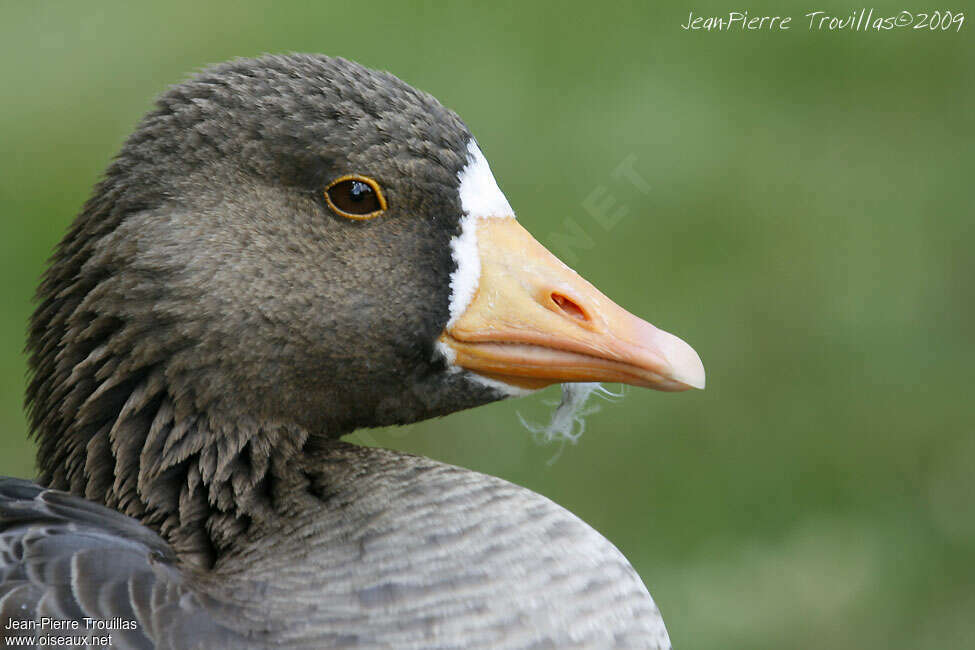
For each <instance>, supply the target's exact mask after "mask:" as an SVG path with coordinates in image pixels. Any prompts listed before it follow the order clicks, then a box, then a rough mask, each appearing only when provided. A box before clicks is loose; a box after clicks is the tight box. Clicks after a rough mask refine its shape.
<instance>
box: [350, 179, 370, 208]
mask: <svg viewBox="0 0 975 650" xmlns="http://www.w3.org/2000/svg"><path fill="white" fill-rule="evenodd" d="M370 194H372V188H371V187H369V186H368V185H366V184H365V183H363V182H362V181H352V187H351V188H350V189H349V198H350V199H352V200H353V201H355V202H356V203H358V202H359V201H362V200H364V199H365V198H366V197H368V196H369V195H370Z"/></svg>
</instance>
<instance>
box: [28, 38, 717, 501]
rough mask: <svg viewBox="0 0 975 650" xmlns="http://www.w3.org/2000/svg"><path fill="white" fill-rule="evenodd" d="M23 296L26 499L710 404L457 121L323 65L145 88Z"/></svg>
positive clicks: (426, 101) (118, 496) (409, 92)
mask: <svg viewBox="0 0 975 650" xmlns="http://www.w3.org/2000/svg"><path fill="white" fill-rule="evenodd" d="M38 299H39V305H38V308H37V311H36V313H35V314H34V317H33V319H32V323H31V336H30V341H29V344H28V349H29V352H30V354H31V366H32V370H33V378H32V382H31V385H30V388H29V393H28V401H29V404H30V405H31V416H32V424H33V429H34V431H35V435H37V437H38V438H39V441H40V451H39V460H40V463H39V464H40V465H41V468H42V478H43V480H45V481H46V482H47V483H48V484H53V485H54V486H56V487H65V488H69V489H70V488H74V490H75V491H80V492H81V493H83V494H87V496H89V497H90V498H96V499H97V500H100V501H105V500H108V501H113V500H114V501H115V502H116V503H117V504H119V503H120V504H123V505H124V504H126V503H129V502H135V501H138V502H140V503H142V504H143V505H142V506H140V507H144V508H146V509H150V510H151V509H153V508H156V509H159V510H160V511H165V508H164V507H163V506H162V505H158V504H156V505H153V500H154V499H155V500H157V501H160V503H161V501H164V500H165V498H164V497H158V499H157V498H156V497H147V496H145V494H144V493H147V492H151V490H150V489H149V488H148V487H147V486H149V485H150V484H151V483H152V478H153V477H165V476H166V472H172V471H173V468H174V467H180V468H184V469H185V467H184V466H185V464H186V460H187V459H189V458H194V457H195V455H196V456H202V457H203V460H201V461H200V463H199V465H200V466H201V467H202V469H200V470H199V471H200V474H201V477H202V478H201V481H202V482H203V483H206V482H207V479H208V477H209V478H211V479H213V480H215V478H214V477H217V476H219V474H220V471H221V470H220V467H221V462H223V461H222V460H221V459H222V458H223V456H222V455H221V454H224V455H226V456H231V455H233V454H234V453H237V452H240V450H241V449H242V448H244V447H245V446H246V445H247V444H248V441H250V443H251V449H250V451H249V453H250V454H251V455H252V456H253V455H259V454H258V452H257V451H256V450H257V449H258V448H260V449H263V450H264V451H263V452H262V453H264V454H265V455H268V454H270V453H271V452H270V451H268V450H273V449H276V448H277V447H278V446H282V445H285V444H286V443H285V442H282V440H289V441H290V442H288V443H287V445H290V447H289V448H294V449H300V447H301V444H303V443H302V442H301V441H303V440H307V439H309V438H314V437H316V436H319V437H320V436H327V437H336V436H339V435H342V434H344V433H348V432H350V431H352V430H353V429H356V428H359V427H370V426H380V425H388V424H397V423H405V422H412V421H417V420H421V419H424V418H429V417H433V416H438V415H443V414H446V413H449V412H452V411H457V410H460V409H464V408H469V407H472V406H477V405H479V404H484V403H487V402H490V401H493V400H497V399H501V398H504V397H509V396H513V395H521V394H524V393H525V392H528V391H531V390H535V389H538V388H541V387H543V386H546V385H549V384H553V383H558V382H583V381H584V382H590V381H612V382H624V383H628V384H633V385H637V386H644V387H649V388H656V389H661V390H668V391H674V390H684V389H687V388H691V387H698V388H702V387H703V386H704V370H703V367H702V365H701V361H700V359H699V358H698V356H697V354H696V353H695V352H694V351H693V350H692V349H691V348H690V347H689V346H688V345H687V344H686V343H684V342H683V341H682V340H680V339H679V338H677V337H676V336H673V335H671V334H668V333H665V332H663V331H661V330H659V329H657V328H655V327H654V326H652V325H650V324H649V323H647V322H645V321H643V320H641V319H640V318H638V317H636V316H634V315H632V314H630V313H629V312H627V311H625V310H624V309H622V308H621V307H619V306H617V305H616V304H615V303H614V302H613V301H611V300H610V299H609V298H607V297H606V296H605V295H603V294H602V293H600V292H599V291H598V290H597V289H596V288H595V287H593V286H592V285H591V284H589V283H588V282H586V281H585V280H584V279H582V278H581V277H580V276H579V275H577V274H576V273H575V272H574V271H572V270H571V269H569V268H568V267H567V266H565V265H564V264H562V263H561V262H560V261H559V260H558V259H557V258H556V257H555V256H553V255H552V254H551V253H549V252H548V251H547V250H546V249H545V248H543V247H542V246H541V245H540V244H539V243H538V242H537V241H535V240H534V239H533V238H532V237H531V236H530V235H529V234H528V232H527V231H526V230H525V229H524V228H523V227H522V226H521V224H520V222H519V221H518V220H517V219H516V218H515V212H514V210H513V209H512V207H511V206H510V205H509V203H508V201H507V199H506V198H505V196H504V194H503V193H502V192H501V190H500V189H499V186H498V183H497V182H496V180H495V178H494V176H493V174H492V172H491V169H490V167H489V165H488V162H487V160H486V158H485V156H484V154H483V152H482V150H481V148H480V146H479V145H478V143H477V142H476V140H475V139H474V137H473V136H472V135H471V132H470V131H469V130H468V128H467V127H466V126H465V125H464V123H463V122H462V121H461V120H460V119H459V118H458V117H457V115H455V114H454V113H453V112H452V111H450V110H448V109H446V108H444V107H443V106H441V105H440V103H438V102H437V101H436V100H435V99H434V98H432V97H431V96H429V95H427V94H425V93H423V92H420V91H417V90H415V89H413V88H411V87H410V86H408V85H407V84H405V83H403V82H402V81H400V80H399V79H397V78H395V77H393V76H392V75H389V74H386V73H381V72H375V71H372V70H369V69H366V68H364V67H362V66H360V65H357V64H355V63H352V62H349V61H345V60H342V59H336V58H328V57H323V56H306V55H293V56H267V57H263V58H260V59H253V60H238V61H234V62H230V63H227V64H223V65H219V66H216V67H213V68H209V69H207V70H205V71H204V72H202V73H200V74H198V75H197V76H195V77H193V78H192V79H190V80H188V81H186V82H184V83H181V84H178V85H176V86H174V87H173V88H172V89H170V90H169V91H168V92H166V93H165V94H163V95H162V96H161V97H160V98H159V99H158V101H157V107H156V109H155V110H154V111H152V112H151V113H150V114H148V115H147V116H146V117H145V118H144V120H143V121H142V122H141V124H140V125H139V126H138V128H137V130H136V131H135V133H134V134H133V135H132V136H131V137H130V138H129V140H128V141H127V142H126V144H125V146H124V147H123V149H122V151H121V152H120V153H119V155H118V157H117V158H116V159H115V161H114V162H113V163H112V165H111V166H110V167H109V169H108V171H107V173H106V176H105V178H104V180H103V181H102V182H101V183H100V184H99V185H98V187H97V188H96V190H95V193H94V195H93V197H92V198H91V199H90V200H89V202H88V203H87V204H86V206H85V207H84V209H83V211H82V213H81V214H80V215H79V216H78V218H77V219H76V221H75V223H74V225H73V226H72V228H71V230H70V232H69V234H68V235H67V236H66V237H65V239H64V241H63V242H62V243H61V245H60V246H59V248H58V250H57V252H56V253H55V255H54V257H53V260H52V265H51V268H50V270H49V271H48V273H47V275H46V276H45V279H44V281H43V284H42V286H41V289H40V291H39V294H38ZM259 431H263V432H268V431H276V432H280V431H284V432H288V433H287V434H275V435H274V436H271V435H270V434H268V435H267V436H265V437H264V438H261V440H262V442H260V443H259V444H258V443H257V442H254V441H255V440H256V438H255V436H256V433H255V432H259ZM241 432H246V433H241ZM214 440H219V441H221V442H220V443H219V445H217V448H218V450H219V449H223V450H224V451H216V452H213V453H214V454H215V457H216V458H217V460H214V461H212V462H208V461H206V460H205V456H206V451H205V450H206V449H210V448H213V447H214V445H215V444H216V443H214V442H213V441H214ZM102 466H105V467H107V468H109V470H108V471H106V472H101V473H100V469H99V468H101V467H102ZM211 466H212V467H211ZM208 468H209V469H208ZM181 471H182V469H181ZM102 473H104V475H105V476H104V477H103V478H101V479H99V478H98V476H100V475H101V474H102ZM106 494H109V495H113V496H111V497H106V496H105V495H106ZM126 495H128V496H126ZM134 495H135V496H134ZM138 495H141V496H138ZM211 500H212V499H211ZM217 500H219V499H217ZM121 509H123V510H125V508H124V507H123V508H121Z"/></svg>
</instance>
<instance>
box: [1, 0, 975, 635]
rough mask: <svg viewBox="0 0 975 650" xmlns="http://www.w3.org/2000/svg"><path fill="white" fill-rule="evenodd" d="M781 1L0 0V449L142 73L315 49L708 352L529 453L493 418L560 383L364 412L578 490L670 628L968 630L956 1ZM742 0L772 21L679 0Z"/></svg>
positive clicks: (968, 451)
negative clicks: (397, 103) (39, 288)
mask: <svg viewBox="0 0 975 650" xmlns="http://www.w3.org/2000/svg"><path fill="white" fill-rule="evenodd" d="M787 5H788V8H787V9H783V8H782V4H777V5H773V4H772V3H768V2H759V3H755V4H752V5H750V6H747V7H746V6H739V5H734V4H726V3H717V2H706V1H705V2H699V3H696V4H694V5H693V6H690V5H685V4H680V3H673V2H664V3H646V2H641V3H634V4H629V3H625V2H622V3H612V4H608V5H600V4H599V3H592V2H574V3H571V2H559V3H547V4H536V3H526V2H522V3H506V2H494V3H490V5H489V6H483V7H480V8H472V7H469V6H468V5H467V4H466V3H464V4H461V3H451V4H448V3H404V2H386V3H375V2H366V1H360V2H284V1H281V0H277V1H274V2H270V1H269V2H255V3H244V2H229V1H222V2H200V1H199V0H197V1H194V2H184V1H169V2H155V3H133V2H84V3H80V2H60V3H57V2H40V1H35V2H18V1H14V0H0V79H2V80H3V81H2V91H0V96H2V98H3V101H2V102H0V149H2V154H3V155H2V156H0V277H2V278H3V280H2V283H0V306H2V309H0V344H2V345H0V473H5V474H13V475H21V476H30V475H32V471H33V470H32V454H33V449H32V445H31V443H29V442H28V441H27V440H26V427H25V422H24V416H23V413H22V409H21V400H22V395H23V388H24V383H25V370H26V364H25V359H24V356H23V355H22V352H21V350H22V347H23V341H24V332H25V326H26V321H27V318H28V314H29V312H30V309H31V294H32V292H33V289H34V287H35V285H36V282H37V279H38V276H39V274H40V272H41V270H42V268H43V266H44V260H45V259H46V257H47V256H48V254H49V253H50V251H51V250H52V247H53V246H54V245H55V243H56V242H57V241H58V239H59V238H60V237H61V235H62V233H63V232H64V230H65V228H66V226H67V225H68V223H69V222H70V221H71V219H72V218H73V215H74V214H75V213H76V212H77V210H78V209H79V207H80V206H81V204H82V202H83V201H84V200H85V198H86V197H87V195H88V192H89V190H90V188H91V186H92V184H93V183H94V182H95V181H96V179H97V178H98V176H99V174H100V172H101V170H102V169H104V167H105V166H106V164H107V163H108V161H109V160H110V158H111V156H112V155H113V153H114V152H115V151H116V150H117V148H118V147H119V146H120V145H121V143H122V141H123V139H124V138H125V137H126V135H127V134H128V133H129V131H130V130H131V128H132V127H133V126H134V124H135V123H136V121H137V120H138V119H139V117H140V115H141V114H142V113H143V112H144V111H146V110H147V109H148V108H149V106H150V103H151V100H152V98H153V97H154V96H155V95H156V94H158V93H159V92H161V91H162V90H163V89H164V88H165V87H166V85H167V84H170V83H173V82H176V81H178V80H180V79H182V78H183V77H184V76H185V75H186V74H187V73H188V72H190V71H193V70H195V69H197V68H199V67H201V66H203V65H204V64H207V63H211V62H217V61H221V60H224V59H227V58H230V57H234V56H251V55H257V54H260V53H264V52H288V51H312V52H324V53H327V54H333V55H341V56H344V57H347V58H351V59H355V60H358V61H360V62H362V63H364V64H366V65H369V66H373V67H379V68H385V69H388V70H390V71H392V72H393V73H395V74H397V75H398V76H400V77H401V78H403V79H405V80H406V81H408V82H409V83H412V84H413V85H415V86H417V87H419V88H422V89H424V90H427V91H429V92H431V93H433V94H434V95H435V96H437V97H438V98H439V99H440V100H441V101H442V102H443V103H444V104H446V105H447V106H450V107H452V108H453V109H455V110H456V111H457V112H458V113H459V114H460V115H461V116H462V117H463V118H464V119H465V121H466V122H467V123H468V124H469V125H470V127H471V129H472V130H473V131H474V133H475V134H476V135H477V137H478V139H479V141H480V143H481V145H482V148H483V149H484V150H485V152H486V154H487V156H488V158H489V159H490V161H491V164H492V167H493V169H494V171H495V175H496V176H497V178H498V179H499V182H500V184H501V186H502V188H503V189H504V191H505V193H506V194H507V196H508V198H509V200H510V202H511V204H512V205H513V206H514V207H515V209H516V210H517V211H518V214H519V218H520V219H521V221H522V222H523V223H524V224H525V225H526V226H527V227H528V228H529V229H530V230H531V231H532V232H533V233H534V234H535V235H536V237H537V238H538V239H539V240H541V241H542V243H544V244H546V245H548V246H550V247H551V248H552V249H553V250H554V251H555V252H556V253H559V254H561V255H563V256H565V257H567V258H572V259H571V260H570V261H571V263H572V264H573V265H574V266H575V268H576V269H577V270H578V271H580V272H581V273H582V274H583V275H584V276H586V277H587V278H588V279H590V280H591V281H592V282H593V283H594V284H596V285H597V286H598V287H600V288H601V289H602V290H603V291H605V292H606V293H607V294H609V295H610V296H611V297H613V298H614V299H616V300H617V301H618V302H620V303H621V304H622V305H624V306H626V307H627V308H629V309H630V310H632V311H633V312H635V313H637V314H639V315H642V316H645V317H647V318H648V319H649V320H651V321H652V322H654V323H655V324H657V325H659V326H661V327H663V328H665V329H667V330H670V331H673V332H675V333H677V334H679V335H680V336H682V337H683V338H685V339H686V340H687V341H689V342H690V343H691V344H692V345H693V346H694V347H695V348H696V349H697V350H698V352H699V353H700V354H701V357H702V358H703V359H704V362H705V366H706V367H707V369H708V388H707V390H706V391H705V392H694V393H685V394H680V395H665V394H658V393H651V392H649V391H640V390H631V391H628V393H627V395H626V397H625V399H624V400H623V401H622V402H621V403H617V404H604V405H603V407H602V409H601V411H600V412H599V413H597V414H594V415H592V416H590V418H589V419H588V429H587V432H586V434H585V435H584V437H583V438H582V440H581V441H580V442H579V444H578V445H576V446H572V447H568V448H566V449H565V450H564V453H562V455H561V457H560V458H559V460H558V461H557V462H556V463H554V464H553V465H551V466H549V465H547V464H546V461H547V460H548V459H549V458H550V457H551V456H552V455H553V454H554V453H555V451H556V449H555V448H553V447H539V446H537V445H536V444H534V443H533V442H532V441H531V439H530V435H529V434H528V433H527V432H526V431H525V430H524V429H523V428H522V427H521V425H520V424H519V422H518V419H517V413H519V412H520V413H522V414H523V415H524V416H525V417H527V418H530V419H536V420H539V419H543V418H544V417H545V416H546V414H547V413H548V411H549V409H550V407H549V406H546V404H545V402H546V401H548V400H554V399H557V396H558V393H557V391H555V390H554V389H550V390H549V391H547V392H545V393H543V394H542V395H541V396H537V397H532V398H528V399H526V400H520V401H515V402H510V403H503V404H496V405H492V406H488V407H485V408H481V409H476V410H473V411H470V412H465V413H459V414H456V415H453V416H451V417H448V418H445V419H441V420H437V421H432V422H424V423H421V424H417V425H414V426H411V427H407V428H406V429H405V430H380V431H374V432H370V433H369V435H368V436H362V435H361V434H357V436H358V437H359V439H360V440H367V441H372V442H375V443H377V444H382V445H385V446H391V447H396V448H401V449H407V450H410V451H414V452H418V453H423V454H426V455H430V456H433V457H435V458H438V459H442V460H444V461H447V462H451V463H456V464H459V465H463V466H465V467H470V468H473V469H477V470H479V471H482V472H487V473H490V474H495V475H499V476H502V477H504V478H507V479H509V480H512V481H514V482H516V483H519V484H521V485H524V486H527V487H529V488H531V489H533V490H536V491H538V492H540V493H542V494H545V495H547V496H549V497H550V498H552V499H554V500H555V501H557V502H558V503H560V504H562V505H564V506H566V507H567V508H569V509H570V510H572V511H574V512H575V513H577V514H578V515H579V516H581V517H582V518H583V519H585V520H586V521H588V522H590V523H591V524H592V525H593V526H594V527H595V528H597V529H598V530H600V531H601V532H602V533H603V534H604V535H606V536H607V537H608V538H609V539H611V540H612V541H613V542H615V543H616V544H617V545H618V546H619V547H620V549H621V550H622V551H623V552H624V553H625V554H626V555H627V556H628V557H629V558H630V559H631V561H632V562H633V564H634V565H635V567H636V568H637V570H638V571H639V572H640V574H641V576H642V577H643V579H644V581H645V582H646V583H647V585H648V587H649V588H650V590H651V592H652V593H653V594H654V596H655V598H656V600H657V602H658V604H659V605H660V607H661V609H662V611H663V613H664V616H665V619H666V621H667V624H668V627H669V629H670V633H671V636H672V638H673V641H674V643H675V645H677V646H679V647H681V648H688V649H689V648H695V649H709V648H722V649H725V650H729V649H736V648H741V649H746V648H747V649H752V648H772V647H789V648H793V647H818V648H827V647H828V648H833V649H839V648H885V649H891V650H893V649H898V648H904V649H907V648H912V649H913V648H935V647H937V648H949V647H950V648H962V647H972V643H973V639H975V618H973V617H972V612H973V611H975V499H973V497H975V472H973V468H975V435H973V433H975V431H973V428H975V427H973V425H975V406H973V403H972V399H973V395H972V388H973V383H975V382H973V380H972V377H973V370H972V364H973V361H975V300H973V288H972V281H973V279H975V254H973V248H975V227H973V216H975V214H973V209H972V189H971V187H972V177H973V172H975V147H973V144H975V140H973V136H975V111H973V110H972V106H973V104H975V83H973V82H975V42H973V38H972V34H973V31H972V29H973V27H975V26H973V25H970V24H968V23H967V20H972V19H975V16H971V17H966V24H965V25H964V26H963V28H962V31H961V33H955V32H954V31H951V32H937V33H932V32H928V31H914V30H900V31H892V32H883V33H873V32H871V33H835V32H833V33H831V32H810V31H808V30H807V29H805V21H806V19H805V18H804V17H803V14H805V13H806V12H808V11H813V10H824V11H827V12H832V13H834V14H838V15H840V16H843V15H845V14H847V12H849V11H850V10H851V7H850V6H847V5H848V3H839V2H832V1H830V2H825V3H824V4H822V5H816V6H813V5H808V4H801V3H787ZM873 6H874V8H875V14H886V13H894V12H896V11H897V10H900V9H902V8H904V7H902V6H900V5H887V4H885V3H878V4H875V5H873ZM776 7H778V8H776ZM906 8H907V9H910V10H912V11H923V10H927V9H935V8H937V7H927V6H921V5H918V6H911V7H906ZM949 8H952V7H949ZM964 8H965V7H963V6H957V7H954V9H956V10H962V9H964ZM745 9H747V10H748V11H749V13H750V14H751V15H764V14H771V15H792V16H793V29H791V30H790V31H786V32H775V33H764V32H763V33H756V32H748V33H744V32H740V31H735V32H731V33H727V32H722V33H716V32H710V33H707V32H686V31H683V30H681V29H680V27H679V25H680V24H681V23H683V22H685V21H686V19H687V13H688V11H691V10H693V11H694V12H695V13H696V14H703V15H712V14H723V13H727V12H728V11H731V10H745ZM969 9H973V10H975V7H969ZM973 13H975V11H973ZM626 160H630V161H632V164H633V166H634V168H635V169H636V170H637V171H638V172H639V174H640V175H641V176H642V177H643V178H645V179H647V181H648V182H649V184H650V186H651V191H650V192H649V194H643V193H641V192H640V191H639V190H638V188H636V187H634V186H633V185H632V184H629V183H627V182H625V181H623V180H620V179H618V178H614V177H613V170H614V169H616V167H617V166H618V165H619V164H620V163H621V162H624V161H626ZM594 191H595V192H597V193H598V192H606V193H608V194H609V195H611V196H612V197H613V200H614V201H615V202H616V205H619V206H625V207H626V209H627V213H626V215H625V217H623V218H622V219H620V220H619V222H618V223H617V224H615V225H614V226H612V227H610V228H605V227H603V225H601V224H600V223H599V222H598V221H597V220H595V219H593V218H592V216H591V215H590V214H589V213H588V212H587V210H586V208H585V205H586V201H587V197H590V196H592V193H593V192H594ZM573 233H575V234H573ZM567 237H568V238H569V239H570V240H574V241H575V243H576V244H579V243H580V242H581V244H582V246H579V245H576V246H575V247H574V248H573V247H571V246H570V247H568V250H566V248H567V247H566V245H565V242H566V238H567Z"/></svg>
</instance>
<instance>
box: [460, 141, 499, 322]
mask: <svg viewBox="0 0 975 650" xmlns="http://www.w3.org/2000/svg"><path fill="white" fill-rule="evenodd" d="M457 178H458V180H459V181H460V190H459V192H460V207H461V210H463V212H464V216H463V217H462V218H461V220H460V234H459V235H457V236H456V237H454V238H453V239H452V240H451V241H450V251H451V255H452V257H453V258H454V263H455V264H456V265H457V268H456V269H454V272H453V274H451V276H450V318H449V320H448V321H447V327H450V326H451V325H453V324H454V323H455V322H456V321H457V319H458V318H460V315H461V314H463V313H464V310H465V309H467V306H468V305H470V304H471V300H472V299H473V298H474V292H475V291H477V283H478V280H479V279H480V277H481V258H480V256H479V255H478V252H477V220H478V219H514V218H515V211H514V210H512V209H511V205H510V204H509V203H508V199H506V198H505V196H504V194H503V193H502V192H501V188H499V187H498V182H497V181H496V180H494V174H492V173H491V167H490V165H488V161H487V160H486V159H485V158H484V154H483V153H481V149H480V147H478V146H477V142H475V141H474V140H471V141H470V142H468V143H467V166H465V167H464V168H463V169H462V170H461V171H460V173H458V174H457Z"/></svg>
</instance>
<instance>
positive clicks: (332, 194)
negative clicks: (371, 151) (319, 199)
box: [325, 176, 386, 219]
mask: <svg viewBox="0 0 975 650" xmlns="http://www.w3.org/2000/svg"><path fill="white" fill-rule="evenodd" d="M325 200H326V201H327V202H328V207H330V208H331V209H332V211H333V212H335V213H336V214H338V215H339V216H342V217H346V218H349V219H372V218H374V217H378V216H379V215H380V214H382V213H383V212H384V211H385V210H386V198H385V197H384V196H383V193H382V190H380V189H379V184H378V183H377V182H376V181H374V180H372V179H371V178H367V177H366V176H342V177H341V178H337V179H335V180H334V181H332V183H331V184H330V185H329V186H328V187H327V188H325Z"/></svg>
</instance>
